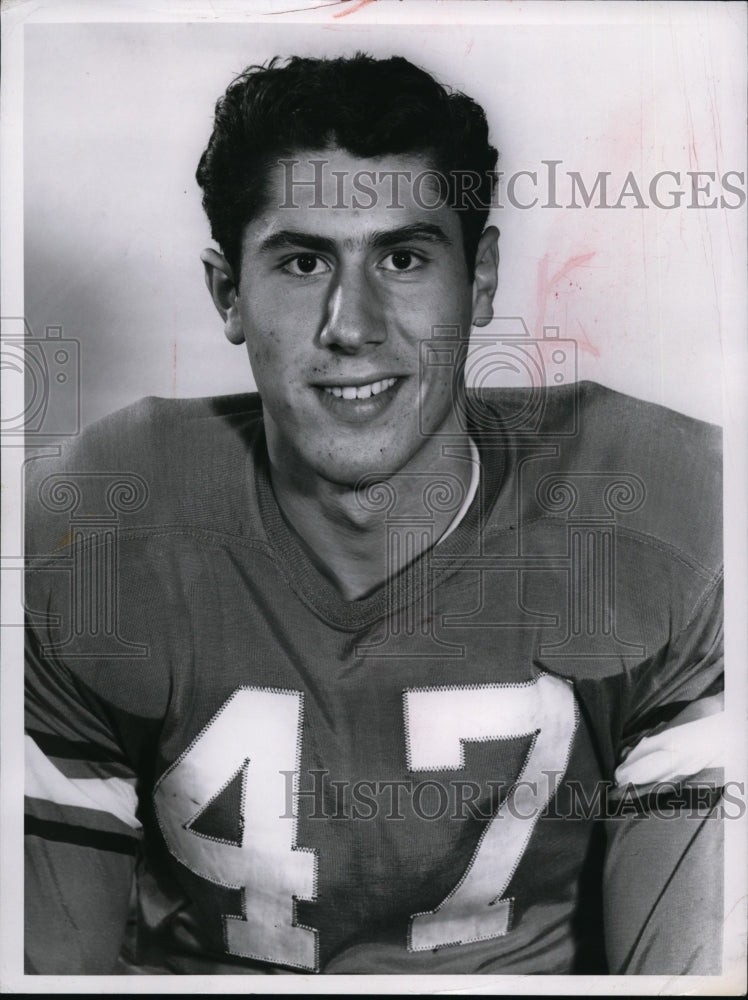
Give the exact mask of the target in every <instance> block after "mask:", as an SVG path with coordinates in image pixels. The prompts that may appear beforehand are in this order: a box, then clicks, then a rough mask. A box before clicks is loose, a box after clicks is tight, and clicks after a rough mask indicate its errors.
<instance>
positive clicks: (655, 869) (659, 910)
mask: <svg viewBox="0 0 748 1000" xmlns="http://www.w3.org/2000/svg"><path fill="white" fill-rule="evenodd" d="M721 700H722V699H721V696H720V695H715V696H711V697H707V698H703V699H700V700H699V701H696V702H695V703H693V705H691V706H689V708H687V709H685V710H684V711H683V712H682V713H680V715H678V716H676V717H675V719H674V720H673V721H672V723H671V724H670V725H669V726H666V727H665V728H664V729H662V730H660V731H659V732H658V733H657V734H656V735H654V736H652V737H649V738H645V739H643V740H642V741H641V742H640V743H639V744H638V746H637V747H636V748H635V749H634V751H633V752H632V753H631V754H629V755H628V757H627V758H626V760H625V761H624V762H623V764H622V765H621V766H620V767H619V768H618V771H617V772H616V778H617V780H618V786H617V789H616V793H615V795H614V797H613V799H612V802H611V803H610V807H611V808H609V813H610V814H611V818H609V819H608V820H607V836H608V848H607V854H606V864H605V881H604V914H605V916H604V919H605V939H606V950H607V953H608V962H609V967H610V971H611V972H612V973H614V974H634V975H636V974H638V975H642V974H652V975H718V974H719V973H720V972H721V963H722V924H723V828H722V818H721V812H722V802H721V788H720V786H721V784H722V771H721V768H717V767H710V765H712V764H714V763H715V757H719V746H720V742H721V741H720V739H719V731H720V727H721V726H722V724H723V723H722V718H723V717H722V714H721V711H720V709H721Z"/></svg>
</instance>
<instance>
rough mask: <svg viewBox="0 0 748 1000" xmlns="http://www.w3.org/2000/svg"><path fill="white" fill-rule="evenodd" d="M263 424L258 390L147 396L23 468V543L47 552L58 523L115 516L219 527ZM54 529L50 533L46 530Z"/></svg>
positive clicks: (130, 521) (133, 522) (133, 521)
mask: <svg viewBox="0 0 748 1000" xmlns="http://www.w3.org/2000/svg"><path fill="white" fill-rule="evenodd" d="M260 425H261V407H260V402H259V397H258V396H257V394H254V393H253V394H241V395H235V396H222V397H206V398H199V399H161V398H158V397H146V398H144V399H141V400H139V401H138V402H136V403H133V404H131V405H130V406H127V407H125V408H123V409H121V410H118V411H116V412H115V413H112V414H110V415H108V416H106V417H104V418H102V419H101V420H98V421H97V422H96V423H93V424H91V425H89V426H88V427H87V428H85V430H84V431H82V433H81V434H79V435H78V436H76V437H75V438H74V439H72V440H70V441H68V442H67V443H66V444H65V445H64V446H63V447H62V448H61V449H60V450H59V453H58V454H55V455H52V456H48V455H40V456H32V457H31V458H30V459H29V460H28V461H27V465H26V489H25V494H26V525H27V532H26V534H27V545H28V546H30V549H31V551H36V552H39V553H42V552H45V551H49V548H48V546H47V543H48V541H49V538H50V537H51V538H57V537H58V536H59V522H60V518H61V517H63V518H65V517H67V518H69V517H70V516H72V517H78V516H80V515H82V514H83V513H84V512H85V513H86V514H87V515H91V516H96V515H97V514H98V513H102V514H105V513H106V512H107V511H108V512H109V514H110V515H111V516H114V514H116V515H117V518H118V519H119V520H120V521H121V523H122V526H123V527H124V526H129V527H136V526H137V525H138V524H147V525H151V526H153V525H163V524H179V523H187V522H188V521H189V522H190V523H192V524H193V525H194V524H199V523H201V522H203V521H204V522H206V523H207V522H208V521H211V522H212V523H213V524H216V525H219V526H220V524H221V522H222V521H224V520H226V518H225V516H224V515H226V514H227V512H228V510H229V508H230V507H231V504H232V498H233V499H235V498H236V495H237V493H238V491H239V490H240V489H242V488H243V485H244V483H245V482H246V479H247V477H246V475H244V474H243V470H246V468H247V462H248V461H249V460H250V456H251V454H252V444H253V442H254V440H255V438H256V435H257V433H258V429H259V427H260ZM50 533H51V534H50Z"/></svg>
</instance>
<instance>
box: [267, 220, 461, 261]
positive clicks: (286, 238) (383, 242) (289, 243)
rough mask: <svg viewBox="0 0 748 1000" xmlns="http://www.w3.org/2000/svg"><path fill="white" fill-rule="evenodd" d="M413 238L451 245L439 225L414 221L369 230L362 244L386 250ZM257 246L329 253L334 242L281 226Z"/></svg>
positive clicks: (333, 249)
mask: <svg viewBox="0 0 748 1000" xmlns="http://www.w3.org/2000/svg"><path fill="white" fill-rule="evenodd" d="M413 240H420V241H425V242H428V243H440V244H441V245H442V246H447V247H449V246H452V240H451V239H450V238H449V236H447V234H446V233H445V232H444V230H443V229H442V228H441V226H437V225H435V224H434V223H432V222H414V223H411V224H410V225H407V226H398V228H397V229H383V230H379V231H375V232H373V233H370V234H369V235H368V236H366V237H365V238H364V242H365V244H366V245H367V246H369V247H371V248H372V249H374V250H382V249H387V248H388V247H393V246H398V245H399V244H400V243H405V242H408V241H413ZM342 242H343V245H344V246H348V245H349V244H351V243H354V242H359V241H358V240H356V241H354V240H351V239H350V238H346V239H344V240H343V241H342ZM258 249H259V252H260V253H263V254H264V253H272V252H273V251H274V250H286V249H303V250H311V251H316V252H318V253H330V254H332V253H334V252H335V249H336V241H335V240H332V239H330V238H329V237H327V236H317V235H315V234H314V233H305V232H303V231H301V230H297V229H281V230H279V231H278V232H277V233H271V234H270V236H268V237H267V238H266V239H264V240H263V241H262V242H261V243H260V246H259V248H258Z"/></svg>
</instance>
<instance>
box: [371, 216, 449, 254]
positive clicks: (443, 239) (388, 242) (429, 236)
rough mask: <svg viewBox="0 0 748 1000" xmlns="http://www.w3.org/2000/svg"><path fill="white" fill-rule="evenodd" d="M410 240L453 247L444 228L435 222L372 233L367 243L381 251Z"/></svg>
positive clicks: (413, 224)
mask: <svg viewBox="0 0 748 1000" xmlns="http://www.w3.org/2000/svg"><path fill="white" fill-rule="evenodd" d="M410 240H423V241H425V242H427V243H440V244H441V245H442V246H445V247H450V246H452V240H451V239H450V238H449V237H448V236H447V234H446V233H445V232H444V230H443V229H442V227H441V226H437V225H436V224H435V223H433V222H413V223H411V224H410V225H409V226H400V227H399V228H398V229H385V230H383V231H382V232H377V233H372V234H371V236H370V237H368V239H367V243H369V245H370V246H371V247H373V248H374V249H375V250H381V249H384V248H386V247H391V246H396V245H397V244H398V243H407V242H408V241H410Z"/></svg>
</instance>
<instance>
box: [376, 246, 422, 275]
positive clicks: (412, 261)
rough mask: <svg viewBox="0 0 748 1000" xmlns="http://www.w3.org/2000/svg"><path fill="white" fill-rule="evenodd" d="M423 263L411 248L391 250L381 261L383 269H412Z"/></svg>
mask: <svg viewBox="0 0 748 1000" xmlns="http://www.w3.org/2000/svg"><path fill="white" fill-rule="evenodd" d="M422 263H423V261H422V259H421V258H420V257H418V256H416V254H414V253H413V252H412V251H411V250H393V251H392V253H388V254H387V256H386V257H385V258H384V260H383V261H382V265H381V266H382V267H383V268H384V270H385V271H414V270H415V269H416V268H418V267H420V266H421V264H422Z"/></svg>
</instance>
